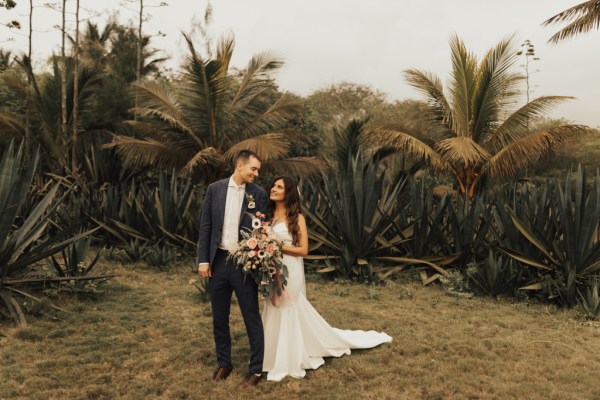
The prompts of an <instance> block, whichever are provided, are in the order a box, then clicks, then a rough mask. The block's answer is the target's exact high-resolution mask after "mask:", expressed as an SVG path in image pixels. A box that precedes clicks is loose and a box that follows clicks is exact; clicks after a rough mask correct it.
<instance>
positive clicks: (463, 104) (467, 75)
mask: <svg viewBox="0 0 600 400" xmlns="http://www.w3.org/2000/svg"><path fill="white" fill-rule="evenodd" d="M450 49H451V51H452V72H451V75H452V78H453V79H452V84H451V86H450V93H451V94H452V100H451V101H452V107H453V108H452V110H453V120H454V125H453V128H454V132H455V133H456V135H457V136H467V137H471V135H472V132H471V123H472V121H473V104H472V101H473V93H474V91H475V87H476V84H477V75H476V72H477V58H476V57H475V55H474V54H473V53H471V52H469V51H467V48H466V47H465V44H464V43H463V41H462V40H460V39H459V38H458V36H456V35H453V36H452V37H451V39H450Z"/></svg>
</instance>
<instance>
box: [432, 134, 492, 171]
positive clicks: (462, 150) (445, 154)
mask: <svg viewBox="0 0 600 400" xmlns="http://www.w3.org/2000/svg"><path fill="white" fill-rule="evenodd" d="M434 149H435V150H436V151H437V152H438V153H439V154H440V156H441V157H442V159H443V160H444V161H446V162H448V163H450V164H452V165H474V164H482V163H485V162H487V161H488V160H489V159H490V154H489V153H488V152H487V151H486V150H485V149H484V148H483V147H481V146H480V145H479V144H477V142H475V141H474V140H473V139H471V138H470V137H465V136H458V137H453V138H448V139H444V140H441V141H439V142H437V143H436V145H435V146H434Z"/></svg>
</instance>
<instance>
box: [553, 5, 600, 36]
mask: <svg viewBox="0 0 600 400" xmlns="http://www.w3.org/2000/svg"><path fill="white" fill-rule="evenodd" d="M561 22H570V23H569V24H568V25H567V26H565V27H564V28H563V29H561V30H560V31H558V32H556V33H555V34H554V35H552V37H551V38H550V40H548V41H549V42H550V43H558V42H560V41H561V40H565V39H569V38H572V37H574V36H577V35H579V34H581V33H586V32H589V31H591V30H592V29H594V28H596V29H599V28H600V0H589V1H584V2H583V3H581V4H578V5H576V6H574V7H571V8H568V9H566V10H565V11H563V12H561V13H558V14H556V15H555V16H553V17H551V18H549V19H547V20H546V21H544V22H543V23H542V25H544V26H546V25H550V24H557V23H561Z"/></svg>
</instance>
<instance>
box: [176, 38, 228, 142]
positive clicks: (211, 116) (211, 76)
mask: <svg viewBox="0 0 600 400" xmlns="http://www.w3.org/2000/svg"><path fill="white" fill-rule="evenodd" d="M184 38H185V40H186V42H187V44H188V49H189V55H188V57H187V59H186V61H185V63H184V65H183V69H184V74H183V77H184V85H183V87H182V91H181V101H182V103H183V106H182V107H183V108H186V109H187V112H186V116H187V117H188V120H189V121H190V125H191V126H194V127H195V130H196V131H202V132H207V136H208V138H207V139H208V140H207V141H208V142H210V143H211V146H216V145H217V144H218V141H219V137H218V135H219V126H218V113H219V110H222V108H223V105H222V103H223V96H224V94H225V93H226V91H227V88H228V86H229V81H230V79H229V77H228V74H227V68H228V65H227V66H223V64H222V62H221V61H220V60H219V59H216V60H204V59H203V58H202V57H201V56H200V55H199V54H198V53H197V52H196V49H195V48H194V43H193V42H192V40H191V38H190V37H189V36H187V35H185V34H184ZM225 42H226V40H225V41H224V42H222V43H225ZM222 46H224V47H225V46H226V44H223V45H222ZM231 46H233V42H231ZM222 51H223V52H225V50H224V48H223V49H222ZM230 51H233V49H231V50H230ZM224 57H225V60H224V61H225V62H226V63H227V64H228V63H229V61H228V60H229V58H227V56H224ZM229 57H230V56H229Z"/></svg>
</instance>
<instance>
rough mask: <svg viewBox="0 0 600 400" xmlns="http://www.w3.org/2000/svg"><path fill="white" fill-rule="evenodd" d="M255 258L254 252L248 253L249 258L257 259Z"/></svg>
mask: <svg viewBox="0 0 600 400" xmlns="http://www.w3.org/2000/svg"><path fill="white" fill-rule="evenodd" d="M255 256H256V252H255V251H254V250H250V251H249V252H248V257H250V258H252V257H255Z"/></svg>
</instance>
